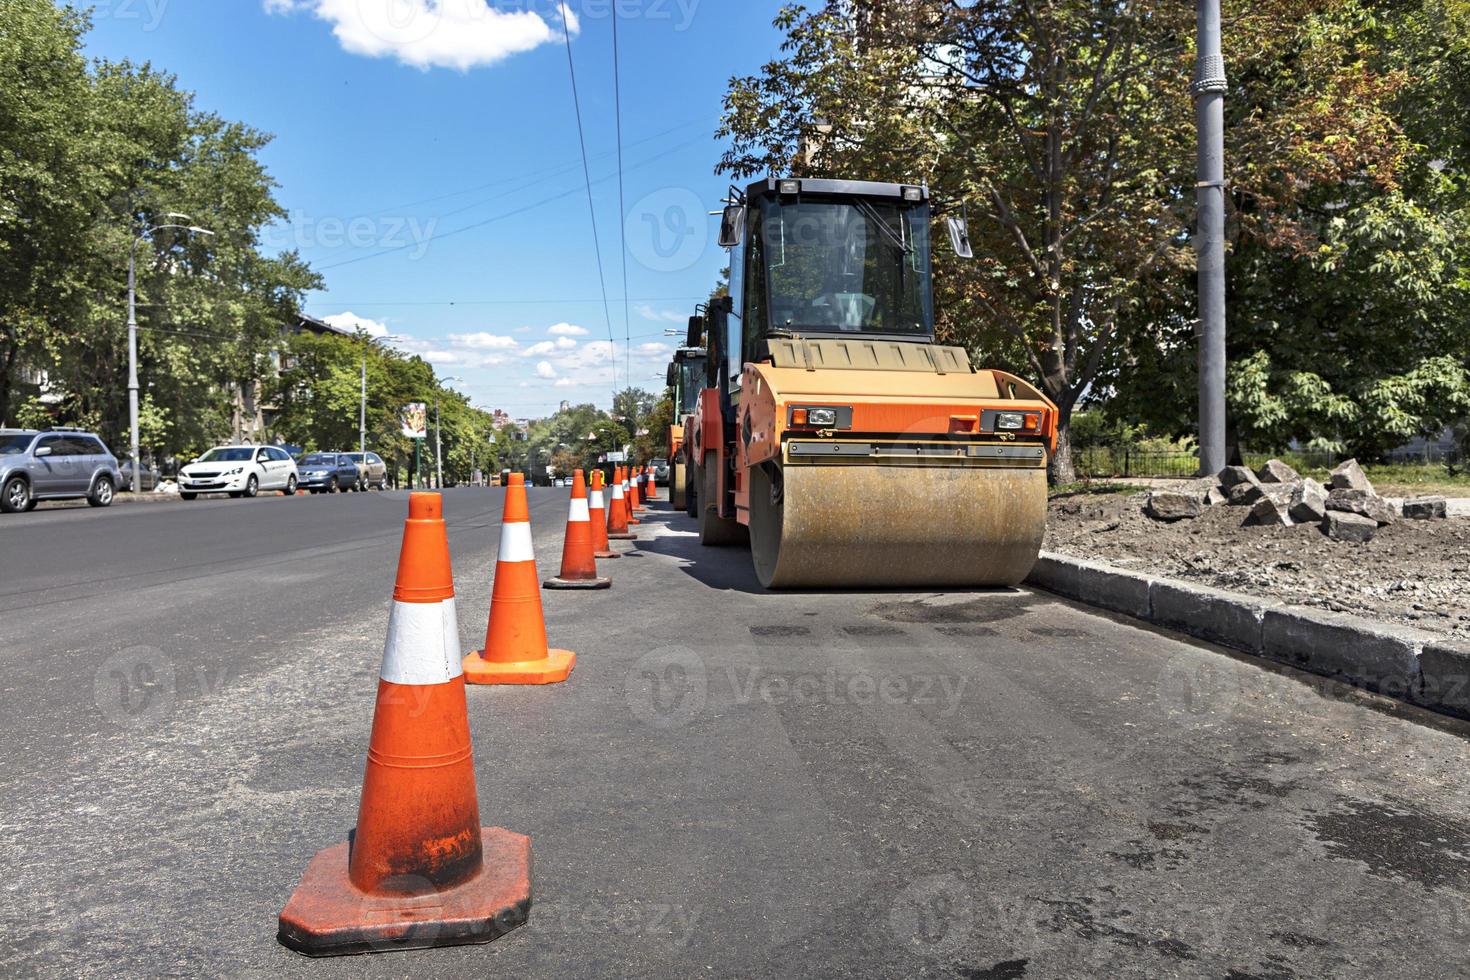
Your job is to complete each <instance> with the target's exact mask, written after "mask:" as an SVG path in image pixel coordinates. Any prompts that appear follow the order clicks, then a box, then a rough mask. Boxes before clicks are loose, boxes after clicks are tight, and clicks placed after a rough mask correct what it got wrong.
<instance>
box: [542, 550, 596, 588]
mask: <svg viewBox="0 0 1470 980" xmlns="http://www.w3.org/2000/svg"><path fill="white" fill-rule="evenodd" d="M592 557H594V558H596V557H597V555H596V554H593V556H592ZM541 587H542V588H543V589H610V588H612V579H610V578H562V577H561V576H557V577H555V578H549V579H547V580H546V581H545V582H542V583H541Z"/></svg>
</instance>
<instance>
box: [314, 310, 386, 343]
mask: <svg viewBox="0 0 1470 980" xmlns="http://www.w3.org/2000/svg"><path fill="white" fill-rule="evenodd" d="M322 320H323V321H324V322H326V323H330V324H331V325H332V326H334V327H336V328H337V329H339V330H350V331H353V332H354V333H355V332H356V331H358V330H363V331H365V332H366V333H367V335H368V336H369V337H386V336H388V326H387V324H384V323H379V322H378V321H377V320H369V319H368V318H367V317H365V316H358V315H357V314H356V313H353V312H351V311H350V310H349V311H348V312H346V313H335V314H333V315H332V316H324V317H322Z"/></svg>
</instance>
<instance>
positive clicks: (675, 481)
mask: <svg viewBox="0 0 1470 980" xmlns="http://www.w3.org/2000/svg"><path fill="white" fill-rule="evenodd" d="M684 475H685V470H684V464H683V463H678V462H673V461H671V462H670V463H669V506H670V507H672V508H674V509H675V510H683V509H684V507H685V504H684V498H685V496H686V491H685V489H684Z"/></svg>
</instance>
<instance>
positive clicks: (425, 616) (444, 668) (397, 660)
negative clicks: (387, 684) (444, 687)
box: [379, 599, 464, 686]
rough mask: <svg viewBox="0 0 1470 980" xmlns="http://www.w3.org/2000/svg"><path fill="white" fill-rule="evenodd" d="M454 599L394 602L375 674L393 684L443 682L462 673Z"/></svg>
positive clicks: (457, 617) (457, 616)
mask: <svg viewBox="0 0 1470 980" xmlns="http://www.w3.org/2000/svg"><path fill="white" fill-rule="evenodd" d="M463 660H464V654H463V653H461V652H460V648H459V615H458V614H457V613H456V612H455V610H454V600H453V599H445V600H444V601H443V602H394V603H393V610H392V612H390V613H389V614H388V642H387V644H386V645H385V646H384V647H383V669H382V671H381V672H380V674H379V676H380V677H382V678H383V680H385V681H391V682H392V683H394V684H415V685H420V686H422V685H428V684H445V683H448V682H449V681H452V680H454V679H455V678H456V677H458V676H459V675H460V674H462V673H464V669H463V667H461V663H462V662H463Z"/></svg>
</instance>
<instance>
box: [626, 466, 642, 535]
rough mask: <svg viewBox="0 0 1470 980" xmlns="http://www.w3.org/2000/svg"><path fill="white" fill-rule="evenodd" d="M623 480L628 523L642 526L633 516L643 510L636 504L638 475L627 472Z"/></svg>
mask: <svg viewBox="0 0 1470 980" xmlns="http://www.w3.org/2000/svg"><path fill="white" fill-rule="evenodd" d="M624 479H625V481H626V487H627V493H626V497H627V501H628V523H629V524H642V523H643V522H642V521H640V520H639V519H638V518H636V517H634V516H633V515H634V514H636V513H638V512H639V511H641V510H642V509H643V505H642V504H641V503H639V502H638V474H637V473H635V472H633V471H632V470H629V471H628V475H627V476H626V477H625V478H624Z"/></svg>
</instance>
